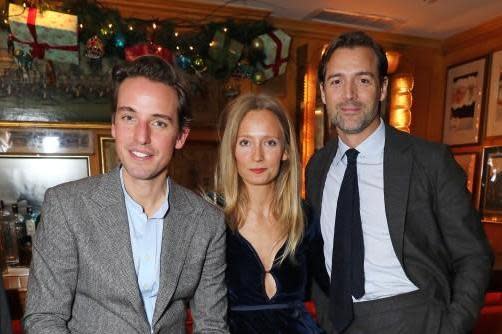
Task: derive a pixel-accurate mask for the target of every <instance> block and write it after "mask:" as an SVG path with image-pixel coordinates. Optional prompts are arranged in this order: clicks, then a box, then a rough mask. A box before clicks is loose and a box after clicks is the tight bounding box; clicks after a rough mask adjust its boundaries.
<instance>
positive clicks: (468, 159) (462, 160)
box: [454, 153, 477, 194]
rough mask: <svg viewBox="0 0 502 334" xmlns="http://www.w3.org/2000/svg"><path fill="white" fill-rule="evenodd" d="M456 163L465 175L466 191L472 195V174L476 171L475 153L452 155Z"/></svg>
mask: <svg viewBox="0 0 502 334" xmlns="http://www.w3.org/2000/svg"><path fill="white" fill-rule="evenodd" d="M454 157H455V160H456V161H457V163H458V164H459V165H460V167H462V169H463V170H464V172H465V174H466V175H467V184H466V186H467V189H468V190H469V191H470V192H471V194H472V189H473V185H474V173H475V171H476V160H477V154H476V153H457V154H455V155H454Z"/></svg>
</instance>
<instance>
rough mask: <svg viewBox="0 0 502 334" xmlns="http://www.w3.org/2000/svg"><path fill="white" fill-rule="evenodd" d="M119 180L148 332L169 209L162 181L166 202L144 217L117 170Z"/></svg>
mask: <svg viewBox="0 0 502 334" xmlns="http://www.w3.org/2000/svg"><path fill="white" fill-rule="evenodd" d="M120 181H121V183H122V190H123V191H124V197H125V204H126V209H127V218H128V221H129V235H130V237H131V247H132V257H133V260H134V269H135V270H136V275H137V278H138V286H139V290H140V293H141V297H142V299H143V304H144V306H145V312H146V316H147V319H148V322H149V323H150V329H151V331H152V333H153V329H152V320H153V313H154V311H155V302H156V301H157V295H158V293H159V281H160V254H161V250H162V249H161V246H162V230H163V227H164V217H165V216H166V214H167V211H168V210H169V203H168V200H167V199H168V194H169V186H168V182H167V181H166V187H167V189H166V199H165V201H164V203H163V204H162V206H161V207H160V208H159V210H157V212H155V213H154V214H153V215H152V217H150V218H148V217H147V215H146V213H145V211H144V210H143V207H142V206H141V205H139V204H138V203H137V202H136V201H134V199H132V197H131V196H130V195H129V194H128V193H127V191H126V189H125V186H124V178H123V176H122V168H121V169H120Z"/></svg>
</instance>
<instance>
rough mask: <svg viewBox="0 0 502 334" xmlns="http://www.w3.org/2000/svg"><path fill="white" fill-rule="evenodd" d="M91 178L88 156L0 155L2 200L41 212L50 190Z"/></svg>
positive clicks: (0, 191) (0, 193)
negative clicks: (23, 201) (28, 206)
mask: <svg viewBox="0 0 502 334" xmlns="http://www.w3.org/2000/svg"><path fill="white" fill-rule="evenodd" d="M89 175H90V167H89V157H88V156H55V155H50V156H47V155H46V156H40V155H33V154H30V155H0V199H2V200H3V201H4V202H5V203H15V202H17V201H19V200H26V201H27V202H28V203H29V204H30V205H32V206H33V208H34V209H35V210H39V209H40V207H41V206H42V201H43V199H44V194H45V191H46V190H47V189H48V188H50V187H53V186H55V185H58V184H60V183H63V182H69V181H73V180H78V179H81V178H84V177H87V176H89Z"/></svg>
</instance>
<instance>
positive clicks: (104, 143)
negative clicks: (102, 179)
mask: <svg viewBox="0 0 502 334" xmlns="http://www.w3.org/2000/svg"><path fill="white" fill-rule="evenodd" d="M99 156H100V159H99V160H100V166H101V173H108V172H109V171H111V170H112V169H114V168H115V167H116V166H118V165H119V164H120V160H119V157H118V156H117V153H116V152H115V139H114V138H113V137H108V136H100V137H99Z"/></svg>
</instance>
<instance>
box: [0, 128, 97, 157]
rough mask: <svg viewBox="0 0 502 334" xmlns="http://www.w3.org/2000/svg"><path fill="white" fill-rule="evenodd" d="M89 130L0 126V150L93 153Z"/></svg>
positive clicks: (13, 151)
mask: <svg viewBox="0 0 502 334" xmlns="http://www.w3.org/2000/svg"><path fill="white" fill-rule="evenodd" d="M93 144H94V142H93V138H92V131H91V130H82V129H59V128H26V127H7V128H3V127H2V128H0V152H2V153H16V154H17V153H44V154H93V153H94V145H93Z"/></svg>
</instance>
